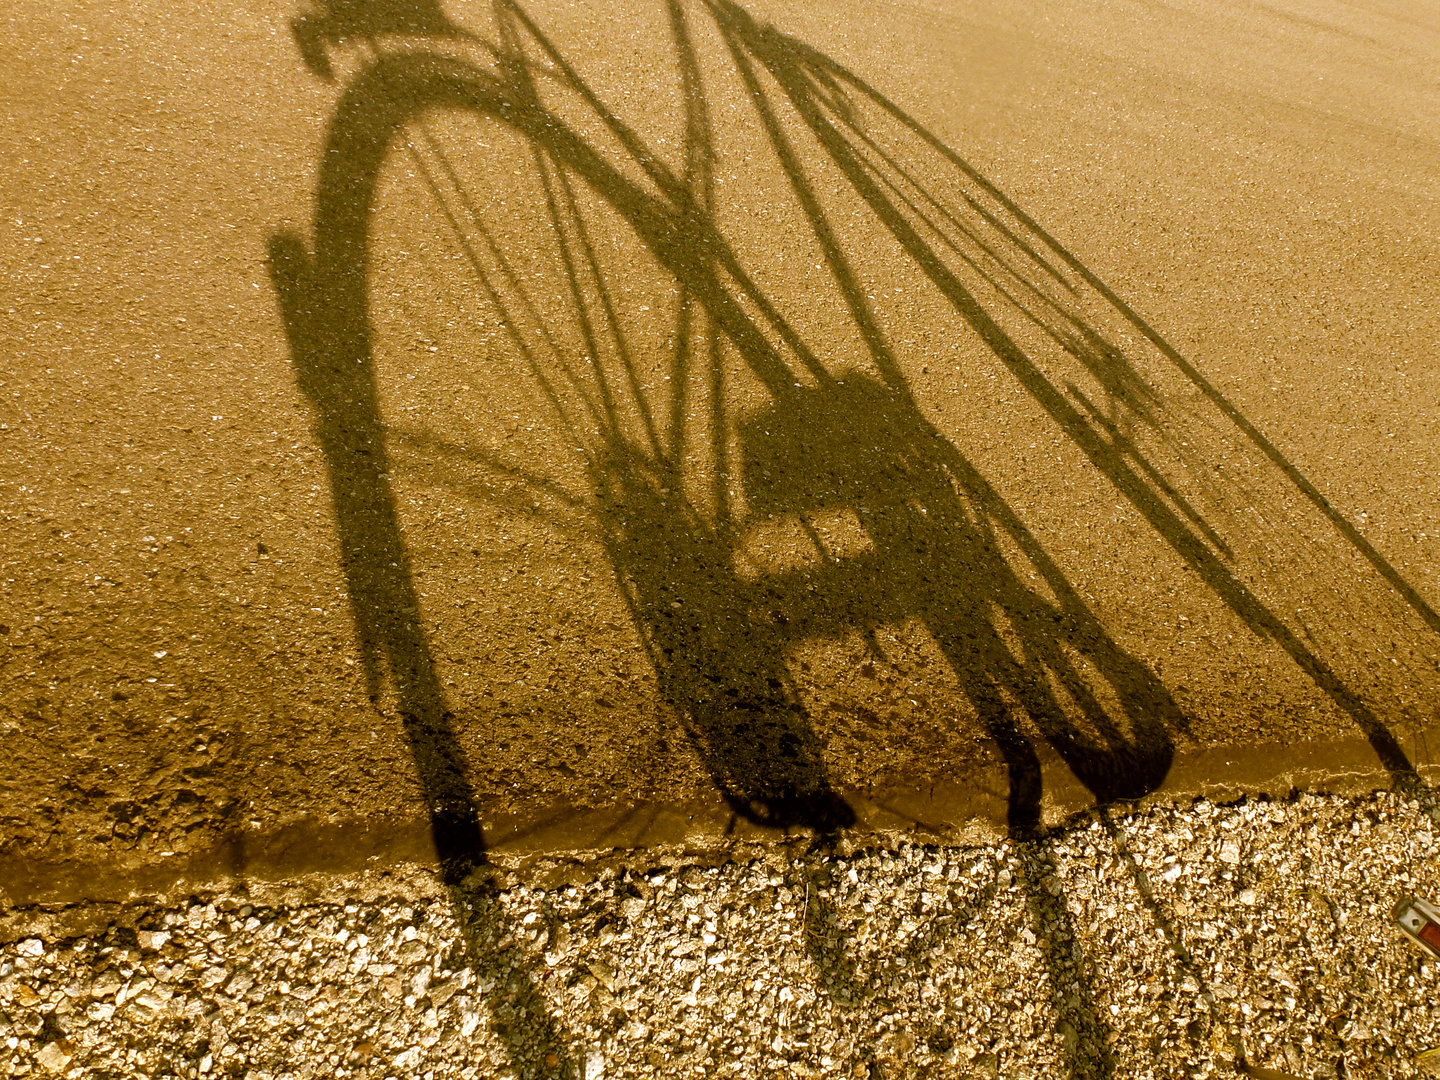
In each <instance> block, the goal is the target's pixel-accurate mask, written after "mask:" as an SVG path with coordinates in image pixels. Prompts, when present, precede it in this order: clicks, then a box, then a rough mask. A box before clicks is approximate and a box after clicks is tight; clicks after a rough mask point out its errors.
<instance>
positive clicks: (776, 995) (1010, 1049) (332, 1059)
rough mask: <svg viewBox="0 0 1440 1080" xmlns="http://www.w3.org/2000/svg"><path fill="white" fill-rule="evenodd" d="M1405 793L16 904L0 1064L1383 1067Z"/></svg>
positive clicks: (378, 1068) (1411, 819) (1416, 855)
mask: <svg viewBox="0 0 1440 1080" xmlns="http://www.w3.org/2000/svg"><path fill="white" fill-rule="evenodd" d="M1428 799H1429V795H1428V793H1422V794H1421V795H1420V796H1419V797H1418V800H1417V798H1412V797H1409V796H1404V795H1398V794H1394V793H1388V792H1387V793H1379V794H1374V795H1370V796H1365V797H1360V798H1341V797H1335V796H1318V795H1299V796H1295V797H1293V798H1291V799H1288V800H1282V801H1266V800H1263V799H1262V800H1256V799H1251V800H1248V801H1243V802H1240V803H1236V804H1233V805H1216V804H1214V803H1210V802H1206V801H1204V800H1201V801H1197V802H1195V803H1193V804H1192V805H1188V806H1183V807H1152V808H1148V809H1142V810H1132V811H1128V812H1122V811H1120V810H1111V811H1097V812H1093V813H1089V814H1086V815H1084V816H1082V817H1080V818H1077V819H1075V820H1073V821H1072V822H1071V823H1069V824H1068V825H1067V826H1065V827H1063V828H1060V829H1057V830H1054V831H1052V832H1051V833H1049V834H1048V835H1047V836H1045V837H1044V838H1042V839H1038V840H1032V841H1028V842H1015V841H1012V840H1004V841H1000V842H997V843H994V844H991V845H982V846H967V847H949V848H937V847H933V846H921V845H916V844H911V843H908V842H901V843H897V844H896V845H894V846H893V847H888V848H869V849H861V850H855V851H853V852H850V853H849V854H842V853H838V852H833V851H832V852H824V851H813V850H812V851H808V852H786V851H772V852H769V853H767V854H764V855H761V856H759V857H756V858H753V859H751V860H749V861H744V862H729V863H725V864H723V865H718V866H716V865H711V866H704V865H685V864H684V863H683V861H681V860H678V859H674V860H671V861H670V864H669V865H666V866H663V867H661V866H650V867H649V868H643V866H642V867H637V868H634V869H620V870H616V869H613V868H609V869H606V868H601V869H599V870H598V871H595V872H591V873H590V874H589V875H588V876H586V875H584V874H580V875H578V876H574V875H572V878H571V880H570V881H569V882H568V883H562V884H556V885H552V886H551V887H548V888H546V887H538V886H537V885H535V884H525V883H524V882H522V881H520V880H518V879H517V878H516V877H515V876H514V874H512V873H510V872H507V871H503V870H499V869H495V868H487V869H486V870H485V871H483V872H482V873H477V874H476V875H474V876H472V878H471V879H469V881H468V882H467V884H466V886H464V887H460V888H457V889H455V890H454V891H453V892H449V893H447V891H446V890H445V888H444V887H443V886H442V885H440V884H439V883H438V881H437V879H436V878H434V877H433V876H430V877H427V876H425V875H423V874H418V873H416V874H411V875H410V876H409V877H406V875H405V873H403V872H401V873H396V874H394V875H390V876H387V875H385V874H377V876H375V877H374V878H373V880H370V881H369V882H368V883H366V882H360V881H357V880H349V881H344V882H335V881H331V882H329V883H327V884H324V885H320V886H316V885H314V884H313V883H312V885H311V887H310V891H309V892H308V893H307V894H305V895H308V896H309V899H302V900H295V899H292V900H289V901H285V900H275V899H273V898H272V899H271V900H266V899H265V898H264V896H265V895H266V888H267V887H265V886H256V885H252V886H251V887H250V888H249V889H245V888H242V887H240V886H238V885H237V886H235V887H234V888H232V889H231V890H230V891H227V892H223V893H216V894H213V895H197V896H194V897H191V898H189V899H188V900H186V901H184V902H181V903H179V904H150V905H145V904H138V905H134V906H132V907H129V908H125V909H115V910H113V911H111V912H109V913H108V914H104V915H102V916H101V917H100V922H99V923H96V924H95V925H96V926H97V928H98V929H97V930H96V932H94V933H92V934H89V935H86V936H65V935H64V934H63V933H59V932H51V931H49V930H46V929H45V928H46V927H55V926H59V925H61V916H64V915H66V913H64V912H59V913H56V912H48V913H47V912H39V911H36V912H32V913H29V916H26V917H28V918H29V920H30V921H29V927H30V929H29V930H28V931H26V933H28V934H29V936H21V937H16V938H15V939H14V940H11V941H9V942H7V943H6V944H5V945H4V946H3V947H0V1075H5V1076H44V1075H61V1074H63V1075H66V1076H70V1077H79V1076H102V1077H103V1076H155V1077H162V1076H176V1077H199V1076H211V1077H220V1076H233V1077H246V1078H249V1080H263V1078H276V1080H279V1078H283V1077H310V1076H327V1077H328V1076H335V1077H348V1076H358V1077H376V1078H382V1077H394V1078H396V1080H401V1078H410V1077H416V1078H424V1080H438V1078H441V1077H461V1078H465V1080H470V1078H472V1077H525V1078H529V1077H542V1076H567V1075H568V1076H574V1077H584V1078H587V1080H595V1078H598V1077H641V1076H644V1077H649V1076H666V1077H671V1076H707V1077H708V1076H737V1077H738V1076H743V1077H768V1076H857V1077H858V1076H871V1077H887V1078H888V1077H904V1076H916V1077H1000V1076H1004V1077H1007V1078H1015V1080H1021V1078H1026V1077H1060V1076H1067V1075H1072V1076H1081V1077H1104V1076H1117V1077H1120V1076H1123V1077H1182V1076H1223V1075H1235V1070H1236V1064H1235V1063H1236V1061H1237V1059H1238V1060H1241V1061H1248V1062H1249V1063H1250V1064H1251V1065H1253V1066H1258V1067H1261V1068H1269V1069H1275V1070H1281V1071H1283V1072H1284V1073H1285V1074H1293V1075H1294V1076H1300V1077H1307V1078H1308V1077H1406V1076H1412V1075H1416V1074H1417V1072H1418V1071H1419V1069H1418V1067H1417V1065H1416V1064H1415V1060H1414V1059H1415V1056H1416V1055H1417V1054H1418V1053H1419V1052H1420V1051H1422V1050H1423V1049H1425V1048H1427V1047H1430V1046H1433V1045H1436V1044H1437V1043H1440V1007H1437V1008H1434V1009H1433V1010H1432V1008H1431V1002H1432V1001H1433V999H1434V994H1435V988H1436V985H1437V974H1440V968H1437V964H1436V963H1434V962H1431V961H1427V960H1426V959H1425V958H1424V957H1423V956H1422V955H1421V954H1420V952H1419V951H1418V950H1416V949H1415V948H1414V946H1412V945H1410V944H1408V943H1407V942H1406V941H1405V940H1404V939H1403V938H1402V937H1401V936H1400V935H1399V933H1398V932H1397V931H1396V930H1395V929H1394V926H1393V923H1392V921H1391V914H1390V912H1391V908H1392V906H1393V904H1394V902H1395V901H1396V899H1397V898H1398V897H1399V896H1401V895H1403V894H1407V893H1416V894H1419V895H1436V894H1440V864H1437V860H1436V854H1435V852H1436V849H1435V825H1434V824H1433V822H1432V819H1431V817H1430V816H1429V814H1428V812H1427V809H1426V807H1427V805H1429V804H1428V803H1427V802H1425V801H1423V800H1428ZM387 882H388V884H387ZM282 892H283V890H281V891H276V890H275V889H273V888H272V889H270V894H272V895H273V896H280V895H281V894H282ZM294 895H297V896H298V895H300V894H298V893H297V894H294ZM22 914H23V913H17V912H12V913H10V918H11V922H12V925H13V924H14V920H15V917H16V916H17V915H22ZM69 914H70V915H71V916H73V915H74V913H73V912H71V913H69ZM107 921H108V923H109V925H108V927H107V926H105V925H104V924H105V923H106V922H107ZM462 923H463V924H464V925H465V926H466V927H467V932H466V933H462V929H461V926H462Z"/></svg>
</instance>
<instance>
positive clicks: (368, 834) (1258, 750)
mask: <svg viewBox="0 0 1440 1080" xmlns="http://www.w3.org/2000/svg"><path fill="white" fill-rule="evenodd" d="M1437 735H1440V726H1437V727H1436V728H1433V729H1425V730H1419V731H1416V732H1414V733H1412V734H1411V735H1410V736H1408V737H1401V739H1400V742H1401V745H1402V747H1403V748H1404V750H1405V751H1406V753H1407V754H1408V755H1409V757H1410V760H1411V761H1412V762H1414V763H1415V766H1416V769H1417V772H1418V773H1419V775H1420V778H1421V780H1422V782H1424V783H1426V784H1430V783H1434V782H1436V781H1437V780H1440V766H1437V765H1436V764H1434V763H1433V762H1432V761H1431V760H1430V756H1429V751H1428V747H1429V745H1430V743H1431V742H1437V744H1440V741H1437V740H1436V739H1435V738H1434V737H1435V736H1437ZM1042 783H1043V791H1044V797H1043V799H1042V817H1043V820H1044V822H1045V824H1046V825H1050V826H1054V825H1057V824H1060V823H1062V822H1064V821H1065V820H1067V819H1069V818H1071V817H1073V816H1075V815H1077V814H1080V813H1083V812H1086V811H1088V810H1090V809H1092V808H1094V807H1095V805H1096V801H1095V798H1094V796H1093V795H1092V794H1091V792H1090V791H1089V790H1088V789H1087V788H1085V786H1084V785H1083V784H1081V783H1080V781H1079V780H1077V779H1076V777H1075V775H1074V774H1073V773H1072V772H1071V771H1070V769H1069V768H1068V767H1067V766H1066V765H1065V763H1064V762H1063V761H1062V760H1061V759H1060V758H1059V757H1058V756H1056V755H1054V754H1053V753H1051V754H1049V756H1048V759H1047V758H1044V757H1042ZM1392 784H1393V777H1392V776H1391V775H1390V774H1389V773H1388V772H1387V771H1386V770H1385V769H1384V767H1383V766H1382V765H1381V763H1380V760H1379V758H1378V757H1377V756H1376V754H1375V751H1374V750H1373V749H1372V748H1371V746H1370V744H1369V743H1368V742H1366V741H1365V740H1364V739H1359V738H1356V739H1344V740H1334V741H1329V742H1307V743H1300V744H1291V745H1286V744H1257V745H1229V746H1215V747H1207V748H1195V749H1190V750H1182V751H1179V752H1177V753H1176V755H1175V759H1174V761H1173V763H1172V765H1171V768H1170V771H1169V773H1168V775H1167V776H1166V779H1165V781H1164V783H1163V784H1161V786H1160V787H1159V788H1158V789H1157V790H1156V791H1154V792H1153V793H1152V794H1150V795H1148V796H1146V797H1145V798H1144V799H1142V800H1140V801H1139V802H1138V803H1137V804H1135V805H1138V806H1141V807H1143V806H1150V805H1166V804H1184V803H1188V802H1191V801H1193V800H1195V799H1198V798H1205V799H1209V800H1211V801H1214V802H1229V801H1234V800H1236V799H1240V798H1243V797H1256V796H1269V797H1273V798H1279V797H1286V796H1289V795H1291V794H1292V793H1294V792H1298V791H1309V792H1314V793H1325V794H1339V795H1353V794H1358V793H1363V792H1369V791H1374V790H1377V789H1382V788H1387V787H1390V786H1392ZM845 795H846V798H847V800H848V801H849V802H850V804H851V806H852V807H853V808H854V810H855V813H856V818H857V821H856V824H855V825H854V826H853V827H851V828H849V829H846V830H844V831H843V833H842V834H841V835H840V837H839V838H838V839H837V841H836V845H837V847H838V849H839V850H841V851H854V850H859V849H862V848H866V847H874V846H887V845H893V844H894V843H896V842H897V841H899V840H902V839H909V840H912V841H919V842H922V843H932V844H937V845H945V846H966V845H975V844H982V843H993V842H994V841H996V840H998V839H1000V838H1002V837H1004V836H1005V835H1006V834H1007V826H1006V812H1007V783H1006V776H1005V772H1004V769H1003V767H1000V766H998V765H992V766H986V767H982V768H980V769H977V770H975V771H974V772H972V773H971V774H969V775H966V776H964V777H960V778H956V779H953V780H949V781H946V782H944V783H940V784H935V785H933V786H927V787H925V788H899V787H897V788H893V789H888V790H885V791H878V792H848V793H845ZM481 821H482V825H483V827H484V830H485V836H486V839H487V842H488V845H489V846H488V851H487V858H488V861H489V863H490V864H491V865H492V866H493V867H495V868H496V869H497V870H498V871H500V872H502V873H505V874H506V875H507V876H513V877H514V878H515V879H516V880H530V881H533V882H534V883H537V884H547V885H552V884H556V883H559V882H561V881H564V880H578V879H581V878H585V877H589V876H592V875H594V874H596V873H599V872H601V871H602V870H603V868H604V867H606V866H621V865H624V866H632V867H634V866H640V865H646V866H658V865H674V864H681V863H688V864H695V863H698V864H705V863H713V862H723V861H730V860H737V859H748V858H754V857H758V856H760V855H762V854H763V853H765V852H767V851H775V850H777V849H787V848H794V849H796V850H804V848H806V847H807V846H809V844H810V843H811V842H812V841H813V839H814V837H813V834H812V833H810V832H808V831H806V830H780V829H765V828H761V827H758V826H755V825H753V824H751V823H749V822H746V821H744V820H743V819H740V818H738V817H736V815H735V814H734V813H733V812H732V811H731V810H730V809H729V808H728V807H727V806H726V805H725V803H724V802H723V801H722V800H721V799H720V798H719V796H718V795H717V796H715V797H714V798H712V799H708V800H704V801H696V802H694V803H689V804H658V803H631V804H620V805H615V806H610V807H600V808H592V807H571V806H563V805H551V806H543V807H534V808H527V809H524V810H521V811H518V812H513V813H507V814H490V815H487V814H486V813H485V811H484V810H483V808H482V810H481ZM437 869H438V860H437V858H436V854H435V847H434V844H433V842H432V839H431V836H430V830H429V825H428V822H427V821H426V819H424V818H422V817H418V816H416V817H409V818H373V819H366V820H352V821H341V822H313V821H300V822H295V823H293V824H290V825H286V826H284V827H282V828H280V829H276V830H273V831H270V832H260V831H258V830H246V831H241V832H237V833H235V834H233V835H232V836H230V837H227V838H226V840H225V841H224V842H223V843H221V844H219V845H216V846H215V847H213V848H210V849H208V850H204V851H200V852H193V853H187V854H184V855H177V856H172V857H156V856H155V855H148V856H144V857H138V858H137V857H130V858H117V859H113V860H104V861H55V862H43V861H36V860H31V859H26V858H23V857H17V856H8V857H0V924H3V923H5V922H10V921H12V920H11V916H12V915H13V916H20V915H22V913H24V912H30V913H31V914H38V910H37V909H39V910H45V909H48V910H52V911H53V910H56V909H62V908H68V907H74V906H94V905H102V906H114V905H124V904H131V903H136V902H142V901H158V902H163V901H165V900H166V899H167V898H177V897H182V896H187V895H198V894H205V893H209V892H214V891H217V890H222V889H223V890H226V891H232V892H235V891H239V892H247V891H251V890H254V889H257V888H265V887H267V886H269V887H283V886H285V885H286V884H287V883H288V884H289V885H291V886H295V887H299V888H301V889H302V891H304V892H306V893H309V892H311V891H313V890H312V889H311V888H309V887H306V886H305V884H304V883H305V882H307V881H310V882H313V883H314V886H315V888H317V889H318V888H321V887H322V883H323V882H333V880H334V879H336V878H342V877H343V878H351V879H354V883H355V884H359V881H360V879H367V880H371V879H374V880H381V881H389V882H390V884H389V885H386V886H384V887H385V888H390V887H399V886H400V884H401V882H402V881H407V880H409V879H410V878H411V877H413V876H414V874H416V873H418V874H419V875H420V877H421V878H423V879H426V880H429V881H432V882H433V881H434V880H436V879H435V871H436V870H437ZM377 875H378V877H377ZM267 891H268V890H267ZM424 891H426V892H431V891H433V888H432V886H428V885H427V886H426V887H425V890H424ZM5 936H6V934H5V932H4V928H3V925H0V938H3V937H5Z"/></svg>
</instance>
